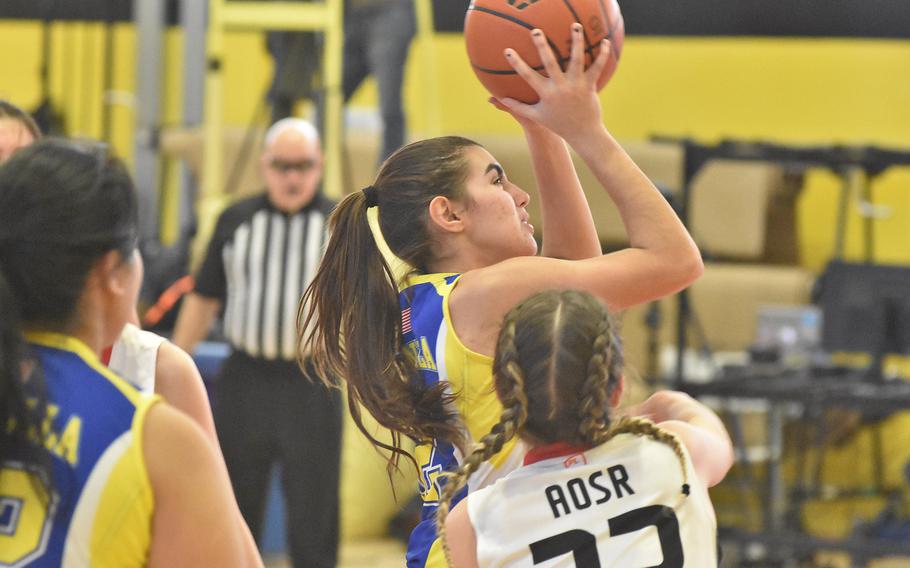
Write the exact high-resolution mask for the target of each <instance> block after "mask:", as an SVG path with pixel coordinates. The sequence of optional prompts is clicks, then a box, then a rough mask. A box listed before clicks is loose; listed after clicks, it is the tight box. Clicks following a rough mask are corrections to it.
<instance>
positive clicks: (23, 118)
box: [0, 99, 41, 140]
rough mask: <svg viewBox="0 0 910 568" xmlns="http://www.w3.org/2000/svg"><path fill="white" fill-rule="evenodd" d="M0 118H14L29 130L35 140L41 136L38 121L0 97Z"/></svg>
mask: <svg viewBox="0 0 910 568" xmlns="http://www.w3.org/2000/svg"><path fill="white" fill-rule="evenodd" d="M0 118H11V119H13V120H16V121H18V122H19V124H21V125H22V126H24V127H25V129H26V130H28V131H29V134H31V135H32V138H34V139H35V140H37V139H39V138H41V129H40V128H38V123H37V122H35V119H34V118H32V115H30V114H29V113H27V112H25V111H24V110H22V109H21V108H19V107H17V106H16V105H14V104H13V103H11V102H9V101H6V100H3V99H0Z"/></svg>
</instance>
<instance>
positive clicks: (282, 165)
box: [269, 158, 316, 174]
mask: <svg viewBox="0 0 910 568" xmlns="http://www.w3.org/2000/svg"><path fill="white" fill-rule="evenodd" d="M269 167H270V168H272V169H273V170H275V171H276V172H278V173H280V174H287V173H289V172H292V171H293V172H298V173H301V174H303V173H306V172H308V171H310V170H312V169H313V168H315V167H316V160H309V159H308V160H300V161H296V162H292V161H288V160H282V159H281V158H272V159H271V160H269Z"/></svg>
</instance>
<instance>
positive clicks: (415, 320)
mask: <svg viewBox="0 0 910 568" xmlns="http://www.w3.org/2000/svg"><path fill="white" fill-rule="evenodd" d="M459 276H460V274H452V275H448V276H445V277H443V278H440V280H441V281H442V282H444V283H445V285H447V286H450V285H452V283H453V282H455V280H456V279H457V278H458V277H459ZM440 280H436V281H435V282H421V283H419V284H414V285H412V286H409V287H408V288H405V289H404V290H402V291H401V293H399V295H398V301H399V305H400V307H401V311H402V312H404V311H405V310H406V309H408V308H410V310H411V311H410V321H411V331H409V332H407V333H403V334H402V345H404V346H405V348H406V349H408V351H409V353H410V354H411V356H413V357H414V358H415V360H416V362H417V366H418V369H419V370H420V373H421V376H422V377H423V380H424V382H425V384H426V385H429V386H432V385H435V384H437V383H439V381H440V377H439V371H438V364H439V362H438V361H436V360H435V359H436V356H437V354H439V355H441V356H445V345H442V346H438V345H437V341H438V339H439V330H440V327H441V326H443V325H447V324H446V322H445V314H444V311H443V305H442V303H443V300H444V298H443V296H442V295H440V293H439V291H438V289H437V287H436V286H437V284H439V283H440ZM439 347H441V349H440V348H439ZM420 465H421V468H420V469H421V472H420V477H419V479H418V484H419V489H420V494H421V497H424V498H425V497H426V496H427V495H428V494H430V493H433V492H434V490H435V493H436V494H437V495H438V494H440V492H441V489H442V485H443V483H444V481H442V480H441V478H440V476H439V474H440V473H442V472H443V471H455V470H456V469H458V461H457V460H456V459H455V448H454V446H452V445H451V444H434V445H433V449H432V451H431V452H430V459H429V462H428V463H424V464H420ZM465 495H467V488H465V489H462V491H460V492H459V493H458V494H457V495H456V497H455V499H453V500H452V506H454V505H455V504H456V503H458V502H459V501H461V500H462V499H463V498H464V497H465ZM437 507H438V502H437V501H428V500H426V499H424V503H423V508H422V511H421V519H422V520H421V521H420V523H419V524H418V525H417V527H416V528H415V529H414V531H413V532H412V533H411V537H410V538H409V539H408V549H407V554H406V558H407V565H408V567H409V568H423V567H424V566H425V564H426V561H427V556H428V555H429V553H430V548H431V547H432V546H433V542H434V541H435V540H436V524H435V523H436V521H435V519H436V509H437Z"/></svg>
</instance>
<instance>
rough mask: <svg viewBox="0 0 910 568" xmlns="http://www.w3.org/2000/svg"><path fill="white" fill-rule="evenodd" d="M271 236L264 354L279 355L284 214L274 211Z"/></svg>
mask: <svg viewBox="0 0 910 568" xmlns="http://www.w3.org/2000/svg"><path fill="white" fill-rule="evenodd" d="M271 223H272V228H271V236H270V238H269V249H268V251H269V258H268V267H267V270H268V274H267V275H266V278H265V284H266V289H265V317H264V322H263V330H262V337H263V341H262V356H263V357H265V358H266V359H274V358H276V357H278V355H279V353H278V350H279V344H278V310H279V309H280V308H281V306H280V305H279V302H280V295H281V267H282V266H281V265H282V263H283V262H284V233H285V222H284V216H283V215H279V214H278V213H273V214H272V218H271Z"/></svg>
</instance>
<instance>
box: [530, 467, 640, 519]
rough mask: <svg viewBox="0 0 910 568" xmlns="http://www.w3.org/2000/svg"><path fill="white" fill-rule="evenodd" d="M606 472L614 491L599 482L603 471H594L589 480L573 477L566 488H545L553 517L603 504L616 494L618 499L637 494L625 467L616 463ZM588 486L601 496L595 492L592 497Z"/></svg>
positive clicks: (552, 486)
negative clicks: (630, 483)
mask: <svg viewBox="0 0 910 568" xmlns="http://www.w3.org/2000/svg"><path fill="white" fill-rule="evenodd" d="M606 472H607V476H608V477H609V478H610V481H611V482H612V486H613V491H612V492H611V491H610V489H608V488H607V487H604V486H603V485H601V484H599V483H598V482H597V480H598V478H600V477H603V476H604V472H602V471H596V472H594V473H592V474H591V475H590V476H589V477H588V479H587V480H583V479H582V478H580V477H573V478H572V479H570V480H569V481H568V482H567V483H566V485H565V488H563V487H562V486H561V485H550V486H549V487H547V488H546V489H544V495H545V496H546V498H547V503H549V505H550V511H552V513H553V518H555V519H558V518H559V517H560V516H561V515H568V514H569V513H572V512H574V511H578V510H584V509H587V508H588V507H590V506H591V505H592V504H595V503H596V504H597V505H601V504H603V503H606V502H607V501H609V500H610V499H611V498H612V497H613V496H614V495H615V496H616V498H617V499H622V498H623V497H625V496H626V495H634V494H635V490H634V489H632V486H631V485H629V473H628V472H627V471H626V468H625V467H623V466H622V465H614V466H611V467H608V468H607V470H606ZM588 486H590V487H591V488H592V489H593V490H594V491H596V492H597V494H599V497H598V495H597V494H595V497H594V498H592V497H591V493H590V492H589V491H588ZM595 499H596V500H595ZM570 504H571V506H570Z"/></svg>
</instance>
